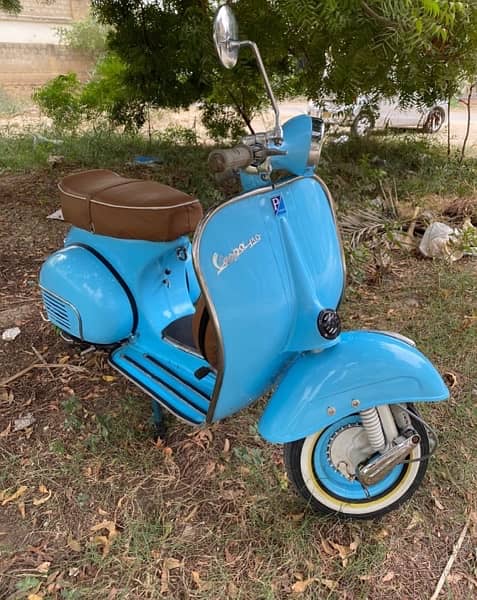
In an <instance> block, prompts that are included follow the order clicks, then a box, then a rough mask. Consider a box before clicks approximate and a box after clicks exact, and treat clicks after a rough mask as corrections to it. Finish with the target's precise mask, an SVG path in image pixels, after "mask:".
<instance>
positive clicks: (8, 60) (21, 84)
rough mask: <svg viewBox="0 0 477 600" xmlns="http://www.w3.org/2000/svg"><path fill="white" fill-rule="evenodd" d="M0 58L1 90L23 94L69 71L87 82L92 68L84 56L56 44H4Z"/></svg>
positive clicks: (0, 47)
mask: <svg viewBox="0 0 477 600" xmlns="http://www.w3.org/2000/svg"><path fill="white" fill-rule="evenodd" d="M0 57H1V58H0V87H2V88H4V89H5V90H7V91H10V92H15V93H17V94H20V95H30V94H31V92H32V90H33V89H34V88H35V87H39V86H40V85H42V84H43V83H45V82H46V81H48V80H49V79H52V78H53V77H56V75H59V74H61V73H68V72H69V71H74V72H75V73H77V74H78V76H79V77H80V79H86V77H87V74H88V68H89V67H90V61H89V60H88V59H86V58H85V57H84V56H83V55H82V54H79V53H77V52H74V51H72V50H70V49H69V48H65V47H64V46H56V45H53V44H0Z"/></svg>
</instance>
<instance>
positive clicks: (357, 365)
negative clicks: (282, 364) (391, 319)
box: [258, 331, 449, 443]
mask: <svg viewBox="0 0 477 600" xmlns="http://www.w3.org/2000/svg"><path fill="white" fill-rule="evenodd" d="M448 397H449V392H448V390H447V388H446V386H445V384H444V382H443V380H442V378H441V376H440V375H439V373H438V372H437V370H436V369H435V367H434V366H433V365H432V363H431V362H430V361H429V360H428V359H427V358H426V357H425V356H424V355H423V354H422V353H421V352H419V350H417V348H415V347H413V346H411V345H410V344H407V343H406V342H404V341H402V340H400V339H397V338H395V337H392V336H390V335H386V334H384V333H377V332H369V331H352V332H347V333H343V334H342V336H341V341H340V343H338V344H337V345H335V346H333V347H332V348H329V349H327V350H324V351H322V352H319V353H311V352H309V353H306V354H304V355H302V356H301V357H300V358H299V359H298V360H297V361H296V362H295V363H293V365H292V366H291V367H290V368H289V370H288V371H287V373H286V374H285V376H284V377H283V379H282V380H281V382H280V384H279V385H278V387H277V389H276V390H275V392H274V394H273V396H272V398H271V399H270V401H269V403H268V405H267V406H266V408H265V411H264V413H263V415H262V418H261V419H260V422H259V425H258V429H259V432H260V434H261V435H262V436H263V437H264V438H265V439H266V440H268V441H269V442H274V443H286V442H291V441H294V440H298V439H301V438H303V437H306V436H308V435H311V434H312V433H315V432H317V431H320V430H321V429H323V428H325V427H327V426H328V425H331V423H334V422H336V421H337V420H339V419H342V418H343V417H346V416H348V415H350V414H352V413H355V412H358V411H361V410H365V409H367V408H372V407H374V406H379V405H382V404H401V403H407V402H415V403H417V402H437V401H440V400H446V399H447V398H448Z"/></svg>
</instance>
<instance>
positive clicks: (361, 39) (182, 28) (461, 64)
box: [92, 0, 477, 139]
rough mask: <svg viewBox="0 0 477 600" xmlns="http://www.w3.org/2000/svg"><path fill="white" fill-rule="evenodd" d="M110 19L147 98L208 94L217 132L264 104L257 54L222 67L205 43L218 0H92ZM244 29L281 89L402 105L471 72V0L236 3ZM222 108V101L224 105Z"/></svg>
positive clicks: (231, 128) (132, 81) (452, 88)
mask: <svg viewBox="0 0 477 600" xmlns="http://www.w3.org/2000/svg"><path fill="white" fill-rule="evenodd" d="M92 4H93V10H94V13H95V15H96V16H97V17H98V18H99V19H100V20H101V21H102V22H103V23H105V24H108V25H110V26H112V30H111V31H110V33H109V36H108V41H109V46H110V47H111V48H112V49H113V50H114V51H115V52H116V53H117V54H118V56H119V57H120V58H121V60H122V61H123V62H124V65H125V73H124V80H123V81H124V83H125V85H127V86H128V87H131V88H132V89H134V90H139V93H140V96H141V98H142V99H143V100H144V101H145V102H147V103H151V104H152V105H154V106H163V107H174V108H177V107H184V106H188V105H190V104H191V103H192V102H196V101H201V102H203V108H204V122H205V123H206V124H207V126H209V127H211V128H212V132H213V136H214V137H215V138H216V139H219V138H223V137H224V136H225V135H232V136H233V135H235V133H236V132H237V130H238V129H237V125H236V119H235V117H231V110H234V111H235V112H237V114H239V115H240V117H241V118H243V119H244V120H245V122H246V123H248V122H249V121H250V119H251V117H252V116H253V114H254V112H255V111H256V110H257V109H258V107H260V105H261V104H262V103H263V102H264V100H265V95H264V89H263V84H262V82H261V81H260V77H259V75H258V71H257V68H256V65H255V60H254V58H253V57H252V55H251V53H250V51H248V50H246V49H244V50H242V51H241V53H240V57H239V62H238V65H237V67H236V69H235V70H234V72H233V73H230V72H228V71H227V70H226V69H223V68H222V67H221V66H220V65H219V63H218V60H217V57H216V56H215V52H214V48H213V45H212V41H211V31H212V18H213V10H214V9H215V7H216V3H209V2H204V1H203V0H171V1H169V2H167V3H162V2H150V3H134V2H130V1H129V0H119V1H118V0H93V2H92ZM234 11H235V13H236V15H237V18H238V22H239V24H240V31H241V35H240V37H241V38H242V39H252V40H254V41H256V42H257V43H258V44H259V47H260V50H261V52H262V55H263V58H264V60H265V63H266V67H267V69H268V71H269V74H270V76H271V79H272V81H273V82H274V86H275V89H276V90H280V92H281V93H282V94H303V95H306V96H307V97H311V98H314V99H319V98H320V97H322V96H323V95H325V96H326V95H330V94H333V95H335V96H337V98H338V100H339V101H342V102H345V103H351V102H353V101H354V99H355V98H356V96H357V95H358V94H368V95H375V96H396V95H398V96H399V97H400V99H401V102H402V104H404V105H405V104H408V103H411V102H412V103H418V104H420V103H426V104H427V103H431V102H433V101H435V100H436V99H442V98H448V97H450V96H451V95H452V94H454V93H455V92H456V91H457V90H458V89H459V87H460V85H461V82H462V81H463V80H464V79H467V80H473V79H474V77H475V75H476V72H477V68H476V65H477V5H476V4H475V3H470V2H469V3H464V2H455V1H452V0H392V1H386V2H381V1H378V0H369V1H365V0H349V1H348V2H336V0H303V1H302V2H296V1H295V0H274V1H271V0H237V2H235V3H234ZM221 107H223V108H221Z"/></svg>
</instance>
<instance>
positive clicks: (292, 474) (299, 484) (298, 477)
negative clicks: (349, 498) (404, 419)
mask: <svg viewBox="0 0 477 600" xmlns="http://www.w3.org/2000/svg"><path fill="white" fill-rule="evenodd" d="M407 407H408V408H409V409H410V410H412V412H414V413H415V414H417V415H418V416H420V415H419V413H418V411H417V410H416V409H415V408H414V406H413V405H412V404H408V405H407ZM411 419H412V417H411ZM412 426H413V427H414V429H415V430H416V431H417V433H418V434H419V435H420V437H421V456H427V455H428V454H429V437H428V435H427V431H426V428H425V427H424V425H423V424H422V423H421V422H420V421H418V420H417V419H412ZM304 442H305V438H302V439H300V440H296V441H295V442H289V443H288V444H285V445H284V448H283V456H284V462H285V467H286V471H287V474H288V478H289V480H290V481H291V483H292V484H293V486H294V487H295V489H296V491H297V492H298V494H299V495H300V496H302V497H303V498H304V499H305V501H306V502H307V504H308V505H309V506H310V507H311V508H312V509H313V510H315V511H317V512H320V513H325V514H328V515H330V514H331V515H335V516H337V517H339V518H342V519H353V520H369V519H377V518H380V517H382V516H383V515H385V514H386V513H388V512H390V511H392V510H395V509H396V508H398V507H399V506H401V504H403V503H404V502H406V501H407V500H409V498H410V497H411V496H412V495H413V494H414V492H415V491H416V490H417V488H418V487H419V486H420V485H421V482H422V480H423V478H424V475H425V473H426V470H427V465H428V462H429V459H424V460H423V461H421V463H420V464H419V469H418V471H417V473H416V476H415V478H414V481H413V482H412V484H411V486H410V487H409V488H408V489H407V490H406V492H405V493H404V494H403V495H402V496H400V497H399V498H398V499H397V500H396V501H394V502H393V503H392V504H390V505H389V506H386V507H385V508H382V509H379V510H376V511H374V512H371V513H369V512H368V513H364V514H362V515H360V514H350V513H346V512H336V511H335V510H333V509H330V508H329V507H328V506H326V505H325V504H322V503H321V502H319V501H318V500H317V499H316V498H315V497H314V496H313V495H312V494H311V492H310V491H309V490H308V488H307V487H306V485H305V482H304V480H303V477H302V474H301V468H300V458H301V449H302V447H303V444H304ZM405 466H406V467H409V465H405Z"/></svg>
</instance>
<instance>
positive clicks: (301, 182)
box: [194, 177, 344, 420]
mask: <svg viewBox="0 0 477 600" xmlns="http://www.w3.org/2000/svg"><path fill="white" fill-rule="evenodd" d="M194 266H195V268H196V271H197V272H198V273H199V280H200V283H201V287H202V290H203V292H204V295H205V297H206V300H207V303H208V306H209V309H210V312H211V315H212V318H213V319H214V323H215V325H216V328H217V329H218V330H219V336H220V337H221V344H222V353H223V356H222V359H223V368H222V369H220V370H219V375H218V379H217V381H218V383H217V387H216V390H215V392H214V399H213V402H212V409H211V411H210V413H209V416H208V420H218V419H221V418H223V417H226V416H228V415H230V414H232V413H234V412H236V411H237V410H239V409H240V408H243V407H244V406H247V405H248V404H250V403H251V402H252V401H253V400H255V399H256V398H257V397H259V396H260V395H261V394H262V393H263V392H264V391H265V390H266V389H267V387H268V386H269V385H270V384H271V383H272V381H273V380H274V379H275V378H276V376H277V374H278V373H279V372H280V371H281V370H282V369H283V368H284V367H285V365H286V364H287V363H288V362H289V361H290V360H293V358H294V356H295V354H296V352H300V351H302V350H305V349H311V348H313V349H317V348H325V347H328V346H330V345H332V344H334V343H336V340H333V341H327V340H325V339H324V338H322V337H321V336H320V334H319V333H318V329H317V325H316V319H317V316H318V314H319V312H320V310H321V309H322V308H335V307H336V306H337V305H338V304H339V301H340V299H341V295H342V292H343V285H344V266H343V262H342V255H341V247H340V242H339V239H338V236H337V232H336V228H335V224H334V217H333V212H332V209H331V206H330V202H329V200H328V197H327V195H326V193H325V191H324V189H323V187H322V185H321V184H320V183H319V181H318V180H317V179H315V178H313V177H302V178H297V179H295V180H291V181H289V182H286V183H284V184H281V185H279V186H277V187H276V188H275V189H270V188H269V189H267V190H262V191H257V192H254V193H251V194H246V195H244V196H242V197H239V198H236V199H233V200H231V201H230V202H228V203H226V204H224V205H222V206H220V207H219V208H218V209H216V210H215V211H214V212H213V213H211V215H209V217H208V218H207V219H206V220H205V222H204V224H203V226H202V228H201V229H200V230H199V231H198V232H197V234H196V237H195V239H194ZM219 324H220V325H219ZM214 406H215V409H214Z"/></svg>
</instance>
